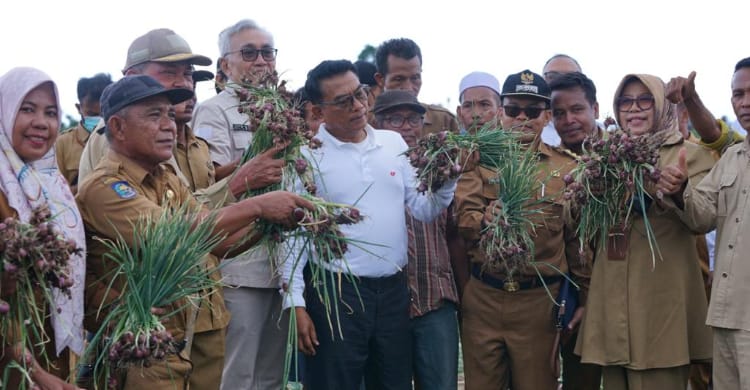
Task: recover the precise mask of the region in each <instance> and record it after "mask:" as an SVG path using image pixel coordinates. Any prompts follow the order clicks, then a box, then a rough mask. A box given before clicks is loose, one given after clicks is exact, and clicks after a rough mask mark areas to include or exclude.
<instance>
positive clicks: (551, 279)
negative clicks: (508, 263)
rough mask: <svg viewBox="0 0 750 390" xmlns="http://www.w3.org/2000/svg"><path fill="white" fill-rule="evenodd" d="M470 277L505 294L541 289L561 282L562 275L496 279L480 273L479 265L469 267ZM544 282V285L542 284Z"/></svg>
mask: <svg viewBox="0 0 750 390" xmlns="http://www.w3.org/2000/svg"><path fill="white" fill-rule="evenodd" d="M471 275H472V276H474V277H475V278H476V279H478V280H481V281H482V282H483V283H484V284H486V285H488V286H490V287H494V288H497V289H500V290H503V291H507V292H516V291H519V290H529V289H532V288H537V287H542V286H544V285H547V286H549V285H552V284H555V283H559V282H560V281H561V280H562V278H563V277H562V275H558V276H545V277H543V278H532V279H529V280H525V281H518V280H508V279H498V278H496V277H494V276H492V275H489V274H487V273H486V272H482V267H481V266H480V265H479V264H476V263H474V264H472V265H471ZM542 281H544V283H542Z"/></svg>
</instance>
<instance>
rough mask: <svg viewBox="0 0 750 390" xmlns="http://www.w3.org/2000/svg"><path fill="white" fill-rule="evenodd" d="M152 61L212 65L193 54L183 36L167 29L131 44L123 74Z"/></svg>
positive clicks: (149, 33) (141, 37)
mask: <svg viewBox="0 0 750 390" xmlns="http://www.w3.org/2000/svg"><path fill="white" fill-rule="evenodd" d="M152 61H153V62H181V61H189V62H190V63H191V64H194V65H203V66H208V65H211V63H212V61H211V59H210V58H208V57H206V56H202V55H199V54H193V51H192V50H190V45H188V43H187V42H186V41H185V40H184V39H182V37H181V36H179V35H177V34H176V33H175V32H174V31H172V30H169V29H166V28H160V29H156V30H151V31H149V32H147V33H146V34H145V35H141V36H140V37H138V38H136V39H135V41H133V43H131V44H130V47H129V48H128V57H127V59H126V60H125V68H123V73H124V72H125V71H126V70H128V69H130V68H131V67H133V66H134V65H138V64H142V63H144V62H152Z"/></svg>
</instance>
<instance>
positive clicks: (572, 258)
mask: <svg viewBox="0 0 750 390" xmlns="http://www.w3.org/2000/svg"><path fill="white" fill-rule="evenodd" d="M538 150H539V165H540V171H541V172H540V180H542V179H544V178H547V177H548V176H549V179H548V180H547V182H546V184H545V186H544V192H545V193H544V194H541V193H537V194H532V195H531V196H534V197H535V198H536V199H540V198H541V197H547V199H548V200H547V201H546V202H544V204H543V205H542V206H541V207H543V209H544V212H543V213H541V214H536V215H534V216H533V220H534V224H535V228H536V230H535V232H534V233H532V237H533V240H534V261H536V262H540V263H541V262H544V263H549V264H551V265H553V266H555V267H556V268H557V269H559V270H560V271H562V272H568V271H570V272H571V278H572V279H573V281H574V282H575V283H576V284H578V285H579V287H580V291H579V296H580V301H581V306H583V305H585V303H586V297H587V295H588V283H589V275H590V270H591V269H590V266H589V264H588V258H586V257H584V258H583V259H582V258H581V256H580V254H579V250H578V248H579V243H578V236H576V235H575V229H576V227H575V224H574V223H573V222H572V221H571V220H570V219H569V218H568V217H567V214H568V212H567V211H566V207H565V206H564V201H563V190H564V188H565V184H564V182H563V180H562V178H563V176H564V175H565V174H567V173H568V172H569V171H570V170H571V169H572V168H573V167H574V166H575V160H574V159H573V158H572V157H570V156H568V155H566V154H564V153H561V152H559V151H557V150H555V149H553V148H551V147H549V146H547V145H546V144H540V146H539V148H538ZM540 192H541V190H540ZM497 198H498V185H497V173H496V172H495V171H493V170H491V169H488V168H485V167H483V166H478V167H477V168H476V169H474V170H473V171H471V172H466V173H464V174H462V175H461V177H460V178H459V181H458V188H457V189H456V198H455V202H456V210H457V215H458V229H459V233H460V234H461V235H462V236H463V237H464V238H465V239H466V240H467V243H468V244H469V245H470V246H469V257H470V260H471V261H472V262H473V263H478V264H483V263H484V262H485V257H484V253H483V252H482V251H481V250H480V248H479V245H478V243H479V238H480V231H481V229H482V225H481V222H482V219H483V216H484V212H485V209H486V208H487V205H488V204H489V203H490V202H491V201H493V200H496V199H497ZM538 270H539V272H540V273H541V274H542V275H543V276H545V277H554V276H558V275H559V273H558V272H557V271H555V270H553V269H551V268H550V267H539V268H538ZM486 272H488V273H489V274H490V275H492V276H494V277H495V278H497V279H500V280H504V279H505V277H506V275H501V274H493V273H491V272H489V271H486ZM536 277H538V276H537V273H536V272H535V270H534V269H533V268H532V267H527V269H525V270H523V271H522V272H521V274H520V276H519V277H518V278H519V279H520V280H519V281H525V280H530V279H532V278H536Z"/></svg>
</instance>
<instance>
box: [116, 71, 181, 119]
mask: <svg viewBox="0 0 750 390" xmlns="http://www.w3.org/2000/svg"><path fill="white" fill-rule="evenodd" d="M159 95H164V96H166V97H167V99H169V102H170V103H172V104H177V103H181V102H184V101H185V100H188V99H190V98H192V97H193V91H191V90H189V89H185V88H174V89H166V88H164V86H162V85H161V84H159V82H158V81H156V80H154V79H153V78H152V77H151V76H146V75H134V76H126V77H123V78H121V79H120V80H118V81H117V82H116V83H113V84H110V85H108V86H107V88H104V92H102V97H101V107H102V116H104V121H105V122H106V121H108V120H109V118H110V117H111V116H112V115H114V114H115V113H116V112H117V111H120V110H122V109H123V108H125V107H127V106H129V105H131V104H133V103H137V102H139V101H141V100H144V99H148V98H150V97H154V96H159Z"/></svg>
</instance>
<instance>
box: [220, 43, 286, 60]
mask: <svg viewBox="0 0 750 390" xmlns="http://www.w3.org/2000/svg"><path fill="white" fill-rule="evenodd" d="M251 50H252V53H253V58H252V59H248V58H247V57H245V52H250V51H251ZM269 52H272V53H273V57H272V58H270V59H269V58H267V57H266V55H265V53H269ZM234 53H240V57H242V61H245V62H254V61H257V60H258V55H260V56H261V57H262V58H263V61H266V62H270V61H274V60H276V55H277V54H278V53H279V49H276V48H273V47H262V48H260V49H256V48H254V47H249V46H245V47H243V48H241V49H239V50H232V51H228V52H226V53H225V54H224V57H226V56H228V55H230V54H234Z"/></svg>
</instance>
